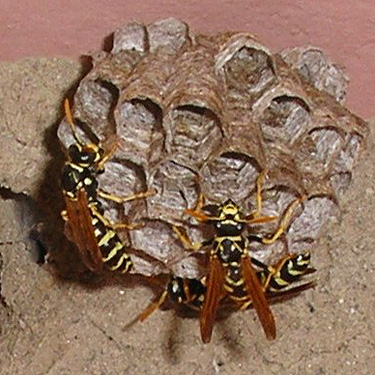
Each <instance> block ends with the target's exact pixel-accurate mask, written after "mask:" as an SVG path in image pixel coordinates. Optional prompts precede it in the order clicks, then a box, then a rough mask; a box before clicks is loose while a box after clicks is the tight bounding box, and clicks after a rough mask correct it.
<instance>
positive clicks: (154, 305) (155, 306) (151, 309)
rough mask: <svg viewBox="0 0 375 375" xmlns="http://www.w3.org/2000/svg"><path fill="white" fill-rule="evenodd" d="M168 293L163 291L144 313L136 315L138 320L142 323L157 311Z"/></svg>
mask: <svg viewBox="0 0 375 375" xmlns="http://www.w3.org/2000/svg"><path fill="white" fill-rule="evenodd" d="M167 295H168V291H167V290H166V291H164V292H163V293H162V295H161V296H160V297H159V299H158V300H157V301H155V302H153V303H152V304H151V305H150V306H148V307H147V308H146V309H145V310H144V311H142V312H141V313H140V314H139V315H138V320H139V321H141V322H143V321H144V320H146V319H147V318H148V317H149V316H150V315H151V314H152V313H153V312H154V311H155V310H157V309H158V308H159V307H160V306H161V305H162V304H163V303H164V301H165V300H166V298H167Z"/></svg>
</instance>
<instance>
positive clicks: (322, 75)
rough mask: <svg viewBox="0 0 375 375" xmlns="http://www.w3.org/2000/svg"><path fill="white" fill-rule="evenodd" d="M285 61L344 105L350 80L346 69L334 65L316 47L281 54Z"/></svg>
mask: <svg viewBox="0 0 375 375" xmlns="http://www.w3.org/2000/svg"><path fill="white" fill-rule="evenodd" d="M281 56H282V57H283V59H284V60H285V61H286V62H287V63H288V64H290V65H291V66H293V67H294V68H295V69H297V70H298V72H299V73H300V74H301V75H302V76H303V77H304V78H305V79H306V80H307V81H308V82H310V83H311V84H312V85H314V86H315V87H316V88H317V89H318V90H322V91H326V92H327V93H329V94H330V95H332V96H333V97H335V98H336V100H337V101H338V102H339V103H344V102H345V98H346V91H347V87H348V83H349V78H348V77H347V76H346V74H345V69H344V68H343V67H341V66H338V65H337V64H334V63H332V61H330V60H329V58H328V57H327V56H325V54H324V52H323V51H322V50H320V49H319V48H315V47H294V48H290V49H286V50H284V51H282V52H281Z"/></svg>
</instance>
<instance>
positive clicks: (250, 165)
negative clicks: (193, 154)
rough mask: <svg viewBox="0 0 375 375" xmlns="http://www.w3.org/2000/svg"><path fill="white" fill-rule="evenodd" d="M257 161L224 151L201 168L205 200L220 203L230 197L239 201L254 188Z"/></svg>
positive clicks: (247, 195) (245, 197)
mask: <svg viewBox="0 0 375 375" xmlns="http://www.w3.org/2000/svg"><path fill="white" fill-rule="evenodd" d="M258 168H259V167H258V165H257V162H256V161H255V160H254V159H252V158H250V157H249V156H247V155H244V154H240V153H224V154H222V155H220V156H219V157H217V158H215V159H213V160H211V161H210V162H209V163H207V164H206V165H205V166H204V167H203V168H202V170H201V178H202V182H201V183H202V190H203V192H204V195H205V197H206V198H207V201H208V202H210V203H217V204H220V203H222V202H224V201H225V200H226V199H228V198H231V199H234V200H236V201H237V202H238V203H241V202H242V201H243V200H245V199H247V198H248V197H249V196H250V195H251V193H252V192H253V191H254V188H255V180H256V177H257V176H258Z"/></svg>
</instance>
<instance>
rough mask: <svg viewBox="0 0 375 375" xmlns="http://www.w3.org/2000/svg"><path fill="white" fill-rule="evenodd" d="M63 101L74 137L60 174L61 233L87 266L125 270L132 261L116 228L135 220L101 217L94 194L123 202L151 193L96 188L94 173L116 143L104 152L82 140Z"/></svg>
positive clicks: (67, 106) (101, 211)
mask: <svg viewBox="0 0 375 375" xmlns="http://www.w3.org/2000/svg"><path fill="white" fill-rule="evenodd" d="M64 104H65V115H66V119H67V122H68V123H69V125H70V128H71V130H72V134H73V136H74V139H75V143H74V144H72V145H71V146H70V147H69V149H68V157H69V160H68V161H67V162H66V163H65V166H64V168H63V171H62V174H61V184H62V188H63V194H64V198H65V203H66V210H64V211H63V212H62V217H63V219H64V220H65V234H66V236H67V237H68V239H69V240H70V241H72V242H74V243H75V244H76V246H77V248H78V250H79V252H80V255H81V257H82V260H83V262H84V263H85V265H86V266H87V268H89V269H90V270H92V271H94V272H99V271H101V270H102V269H103V265H105V266H106V267H107V268H108V269H109V270H111V271H117V272H120V273H126V272H128V271H129V270H130V269H131V267H132V261H131V259H130V256H129V254H128V253H127V248H126V246H125V245H124V244H123V243H122V241H121V240H120V238H119V236H118V234H117V233H116V230H117V229H127V230H131V229H135V228H137V227H139V224H127V223H112V222H110V221H109V220H108V219H107V218H105V216H104V210H103V207H102V204H101V202H100V201H99V200H98V198H104V199H109V200H112V201H115V202H117V203H124V202H128V201H131V200H134V199H139V198H146V197H148V196H150V195H152V194H153V193H152V192H148V191H146V192H141V193H138V194H134V195H131V196H129V197H125V198H121V197H117V196H115V195H112V194H108V193H106V192H104V191H102V190H100V189H99V187H98V181H97V175H98V174H99V173H103V172H104V164H105V163H106V162H107V161H108V160H109V159H110V158H111V156H112V155H113V153H114V152H115V149H116V144H114V146H112V147H111V148H109V151H108V152H105V151H104V149H103V148H102V147H101V146H100V145H99V144H94V143H84V142H83V141H82V140H81V139H80V138H79V137H78V135H77V132H76V129H75V125H74V122H73V117H72V114H71V111H70V106H69V102H68V100H67V99H66V100H65V103H64Z"/></svg>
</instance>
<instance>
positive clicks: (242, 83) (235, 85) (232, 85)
mask: <svg viewBox="0 0 375 375" xmlns="http://www.w3.org/2000/svg"><path fill="white" fill-rule="evenodd" d="M223 68H224V71H225V75H226V86H227V89H228V90H234V91H239V92H245V93H249V94H251V95H256V94H260V93H261V92H262V91H264V90H265V89H266V88H267V87H268V86H270V85H271V84H272V82H273V80H274V79H275V75H274V72H273V70H272V64H271V63H270V56H269V55H267V54H266V53H265V52H264V51H260V50H257V49H255V48H248V47H242V48H241V49H240V50H238V51H237V52H236V53H235V54H234V55H233V57H232V58H231V59H230V60H229V61H228V62H227V63H226V64H225V65H224V67H223Z"/></svg>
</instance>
